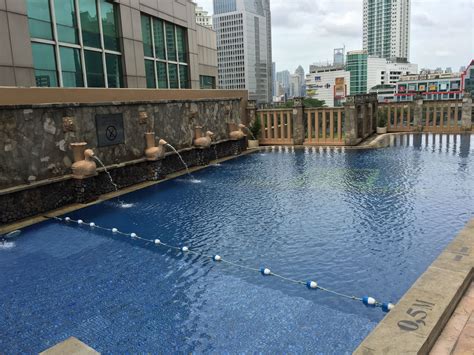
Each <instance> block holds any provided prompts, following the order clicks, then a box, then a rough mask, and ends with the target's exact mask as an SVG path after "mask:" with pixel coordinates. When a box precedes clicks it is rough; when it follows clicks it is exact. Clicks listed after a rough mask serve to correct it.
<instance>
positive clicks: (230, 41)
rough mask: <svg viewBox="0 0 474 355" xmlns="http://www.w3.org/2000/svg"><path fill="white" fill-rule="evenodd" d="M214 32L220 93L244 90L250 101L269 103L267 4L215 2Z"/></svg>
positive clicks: (264, 1)
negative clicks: (247, 93)
mask: <svg viewBox="0 0 474 355" xmlns="http://www.w3.org/2000/svg"><path fill="white" fill-rule="evenodd" d="M213 22H214V29H215V30H216V32H217V59H218V69H219V87H220V88H221V89H247V90H248V91H249V98H250V99H254V100H257V102H261V103H268V102H271V100H272V83H273V80H272V40H271V14H270V0H254V1H248V0H214V16H213Z"/></svg>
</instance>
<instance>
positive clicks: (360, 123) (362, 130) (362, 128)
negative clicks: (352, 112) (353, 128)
mask: <svg viewBox="0 0 474 355" xmlns="http://www.w3.org/2000/svg"><path fill="white" fill-rule="evenodd" d="M367 105H368V104H367V103H366V102H364V103H363V104H361V105H357V104H356V118H357V130H358V132H357V138H361V139H364V138H365V137H366V136H367V126H368V125H367V122H368V120H369V118H368V117H367Z"/></svg>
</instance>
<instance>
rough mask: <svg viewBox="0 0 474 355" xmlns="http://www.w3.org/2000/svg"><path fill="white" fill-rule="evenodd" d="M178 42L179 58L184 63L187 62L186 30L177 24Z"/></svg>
mask: <svg viewBox="0 0 474 355" xmlns="http://www.w3.org/2000/svg"><path fill="white" fill-rule="evenodd" d="M176 42H177V46H178V60H179V61H180V62H182V63H187V61H188V60H187V57H188V54H187V53H186V30H185V29H184V28H183V27H178V26H176Z"/></svg>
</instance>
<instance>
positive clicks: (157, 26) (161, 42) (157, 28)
mask: <svg viewBox="0 0 474 355" xmlns="http://www.w3.org/2000/svg"><path fill="white" fill-rule="evenodd" d="M153 31H154V33H153V35H154V37H155V38H154V39H155V56H156V58H160V59H166V54H165V53H166V52H165V34H164V31H163V21H161V20H158V19H154V20H153Z"/></svg>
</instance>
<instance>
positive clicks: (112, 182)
mask: <svg viewBox="0 0 474 355" xmlns="http://www.w3.org/2000/svg"><path fill="white" fill-rule="evenodd" d="M92 157H93V158H94V159H95V160H96V161H97V162H98V163H99V164H100V165H101V166H102V167H103V168H104V171H105V173H106V174H107V176H108V177H109V180H110V183H111V184H112V186H113V187H114V189H115V192H118V190H119V188H118V185H117V184H116V183H115V182H114V180H113V179H112V175H110V172H109V171H108V170H107V168H106V167H105V164H104V163H103V162H102V160H100V158H99V157H98V156H95V155H93V156H92ZM117 200H118V202H119V203H120V205H121V207H123V208H129V207H124V206H125V205H130V204H127V203H125V202H123V201H122V200H121V199H120V198H117Z"/></svg>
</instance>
